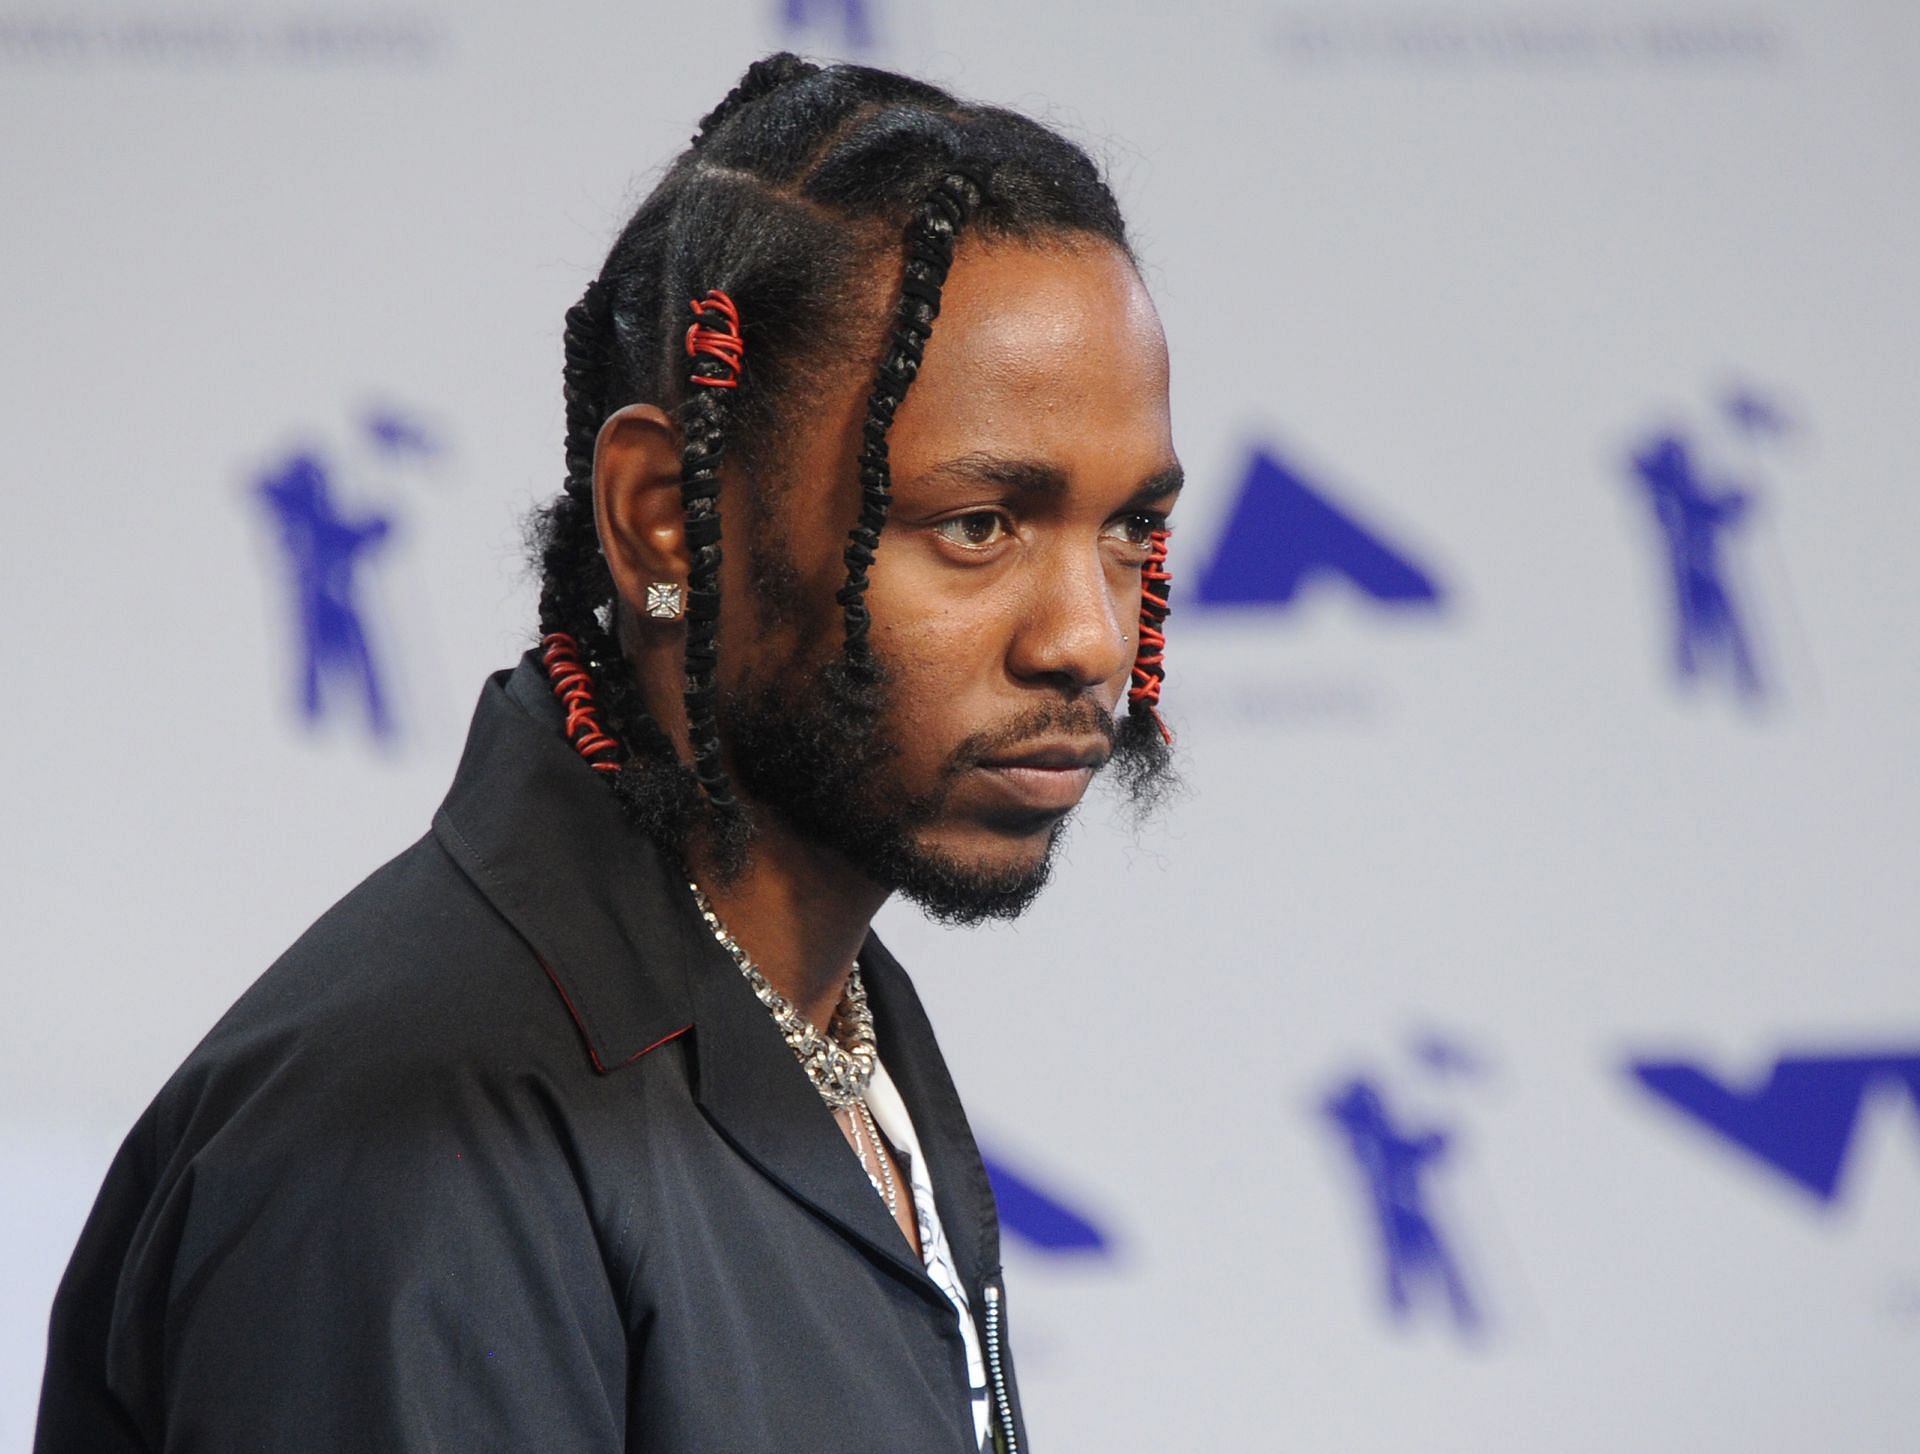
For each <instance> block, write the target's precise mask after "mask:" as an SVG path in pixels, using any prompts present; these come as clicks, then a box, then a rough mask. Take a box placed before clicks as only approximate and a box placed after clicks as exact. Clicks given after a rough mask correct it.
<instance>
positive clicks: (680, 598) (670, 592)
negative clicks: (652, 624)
mask: <svg viewBox="0 0 1920 1454" xmlns="http://www.w3.org/2000/svg"><path fill="white" fill-rule="evenodd" d="M684 614H686V592H685V590H683V589H682V588H681V587H680V586H679V585H678V584H676V583H675V582H673V581H649V582H647V615H648V616H649V617H650V618H652V619H653V620H655V621H678V620H679V619H680V618H681V616H683V615H684Z"/></svg>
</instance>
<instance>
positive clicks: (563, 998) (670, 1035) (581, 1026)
mask: <svg viewBox="0 0 1920 1454" xmlns="http://www.w3.org/2000/svg"><path fill="white" fill-rule="evenodd" d="M535 958H536V959H539V956H537V955H536V956H535ZM539 964H540V968H541V969H543V970H545V971H546V975H547V979H548V980H549V981H551V982H552V984H553V987H554V988H555V989H557V990H558V991H560V1002H561V1003H562V1004H563V1005H565V1006H566V1007H567V1013H568V1014H569V1015H571V1016H573V1025H574V1028H575V1029H576V1030H578V1031H579V1032H580V1038H581V1039H582V1040H584V1041H586V1044H587V1059H589V1060H591V1061H592V1062H593V1068H594V1069H595V1070H597V1071H599V1072H600V1074H602V1075H605V1074H606V1073H607V1067H606V1064H605V1062H603V1061H602V1060H601V1059H600V1052H599V1051H598V1050H595V1049H594V1048H593V1031H591V1030H589V1029H588V1028H587V1022H586V1020H585V1019H583V1018H582V1017H581V1014H580V1011H579V1009H578V1007H577V1006H575V1004H574V1003H573V996H572V995H570V994H568V993H567V987H566V986H565V985H563V984H561V983H560V976H559V975H557V974H555V973H554V972H553V966H552V965H550V964H548V963H547V961H546V960H544V959H539ZM692 1028H693V1023H692V1022H691V1021H689V1022H688V1023H686V1024H684V1025H682V1026H681V1027H680V1028H679V1029H678V1030H669V1031H668V1032H667V1033H666V1034H664V1035H662V1036H661V1037H660V1038H659V1039H658V1040H656V1041H654V1042H653V1044H651V1045H643V1046H641V1047H640V1049H638V1050H636V1051H634V1052H633V1054H631V1055H629V1056H628V1057H627V1058H626V1059H625V1060H623V1061H621V1062H620V1064H622V1065H632V1064H633V1062H634V1061H636V1060H638V1059H639V1058H640V1057H641V1056H643V1055H645V1054H646V1053H647V1052H648V1051H649V1050H658V1049H659V1048H660V1047H661V1046H662V1045H665V1044H666V1043H667V1042H668V1041H669V1040H678V1039H679V1038H680V1037H681V1036H682V1035H684V1034H686V1033H687V1031H689V1030H691V1029H692Z"/></svg>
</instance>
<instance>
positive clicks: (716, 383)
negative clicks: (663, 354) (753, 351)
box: [687, 288, 747, 389]
mask: <svg viewBox="0 0 1920 1454" xmlns="http://www.w3.org/2000/svg"><path fill="white" fill-rule="evenodd" d="M687 306H688V307H689V308H691V309H693V317H694V321H693V322H692V323H691V324H689V325H688V326H687V357H688V358H691V359H711V360H713V362H714V363H716V364H718V365H719V366H720V368H721V369H722V372H721V373H717V374H716V373H701V372H699V371H698V370H697V369H696V370H695V372H694V374H693V382H694V383H696V384H704V385H706V387H708V388H710V389H737V388H739V387H740V361H741V359H743V358H744V357H745V356H746V351H747V345H746V341H745V340H744V339H742V338H741V337H740V310H739V309H738V308H736V307H734V304H733V299H731V298H729V297H728V296H727V295H726V294H725V293H723V292H721V291H720V290H719V289H718V288H709V289H707V296H706V297H704V298H695V299H692V300H691V301H690V302H689V303H688V304H687ZM715 318H717V319H718V320H719V325H718V326H717V327H715V326H712V325H711V323H710V321H709V320H712V319H715Z"/></svg>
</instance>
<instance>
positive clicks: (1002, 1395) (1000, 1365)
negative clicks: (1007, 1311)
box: [981, 1282, 1020, 1454]
mask: <svg viewBox="0 0 1920 1454" xmlns="http://www.w3.org/2000/svg"><path fill="white" fill-rule="evenodd" d="M981 1291H983V1292H984V1293H985V1294H986V1297H987V1306H986V1317H985V1319H984V1321H985V1322H986V1325H987V1328H986V1332H987V1377H988V1378H989V1379H991V1380H992V1382H993V1412H994V1417H995V1418H996V1419H997V1420H998V1421H999V1425H1000V1451H1001V1454H1020V1438H1019V1436H1018V1435H1017V1434H1015V1433H1014V1432H1013V1401H1012V1400H1011V1399H1009V1398H1008V1397H1007V1369H1006V1364H1005V1362H1004V1361H1003V1360H1002V1358H1001V1356H1000V1288H999V1287H998V1286H997V1285H996V1284H994V1283H991V1282H990V1283H988V1284H987V1285H986V1286H985V1287H984V1288H983V1289H981Z"/></svg>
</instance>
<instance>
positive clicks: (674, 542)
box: [593, 404, 689, 620]
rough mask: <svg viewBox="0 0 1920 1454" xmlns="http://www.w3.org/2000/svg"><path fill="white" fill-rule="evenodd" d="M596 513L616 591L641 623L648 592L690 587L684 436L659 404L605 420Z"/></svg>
mask: <svg viewBox="0 0 1920 1454" xmlns="http://www.w3.org/2000/svg"><path fill="white" fill-rule="evenodd" d="M593 514H594V524H595V525H596V527H597V528H598V529H599V532H600V550H601V553H602V554H603V555H605V556H606V559H607V569H608V570H609V571H610V572H611V573H612V575H613V587H614V589H615V590H616V591H618V592H619V593H620V599H621V600H623V601H625V602H626V604H627V607H628V609H629V610H630V611H631V612H632V613H633V614H634V616H635V617H637V618H639V619H642V620H644V619H645V616H646V612H645V605H646V599H647V587H648V586H649V585H654V584H660V583H671V584H674V585H678V586H680V587H681V588H682V590H684V589H685V587H686V584H687V568H688V563H689V561H688V554H687V535H686V519H685V516H684V515H683V514H682V513H681V501H680V431H679V430H678V429H676V428H675V427H674V423H673V420H672V418H671V417H670V416H669V415H668V414H667V412H666V411H665V410H664V409H662V408H660V406H659V405H657V404H629V405H627V407H626V408H624V409H621V410H618V411H617V412H615V413H613V414H611V415H609V416H608V418H607V422H606V423H604V424H602V425H601V426H600V437H599V439H598V440H597V441H595V443H594V449H593Z"/></svg>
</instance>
